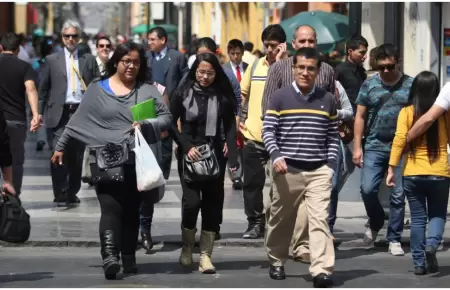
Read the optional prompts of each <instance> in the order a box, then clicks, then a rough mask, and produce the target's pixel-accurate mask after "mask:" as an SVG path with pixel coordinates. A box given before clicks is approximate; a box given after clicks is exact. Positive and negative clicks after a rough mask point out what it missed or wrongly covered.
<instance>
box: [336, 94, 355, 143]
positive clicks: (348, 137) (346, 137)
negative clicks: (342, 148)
mask: <svg viewBox="0 0 450 290" xmlns="http://www.w3.org/2000/svg"><path fill="white" fill-rule="evenodd" d="M335 94H336V95H335V96H336V103H337V105H338V107H339V108H340V107H341V105H340V104H341V102H340V100H339V90H338V88H337V87H336V93H335ZM354 122H355V120H354V119H352V120H349V121H342V120H340V121H339V127H338V130H339V136H340V137H341V140H342V142H343V143H344V144H345V145H347V144H348V143H350V142H352V141H353V138H354V134H353V125H354Z"/></svg>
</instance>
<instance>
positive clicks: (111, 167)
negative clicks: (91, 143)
mask: <svg viewBox="0 0 450 290" xmlns="http://www.w3.org/2000/svg"><path fill="white" fill-rule="evenodd" d="M127 161H128V145H127V144H126V143H123V144H114V143H108V144H106V145H105V146H96V147H89V165H90V168H91V175H92V181H93V183H95V184H98V183H109V182H111V181H115V182H122V181H124V164H125V163H126V162H127Z"/></svg>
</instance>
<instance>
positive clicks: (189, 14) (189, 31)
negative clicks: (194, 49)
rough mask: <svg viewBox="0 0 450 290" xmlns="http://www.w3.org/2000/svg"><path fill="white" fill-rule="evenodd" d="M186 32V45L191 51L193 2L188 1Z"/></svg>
mask: <svg viewBox="0 0 450 290" xmlns="http://www.w3.org/2000/svg"><path fill="white" fill-rule="evenodd" d="M185 5H186V6H185V7H186V20H185V21H186V24H187V25H186V34H185V41H184V44H185V47H187V48H188V51H191V37H192V25H191V24H192V2H186V4H185Z"/></svg>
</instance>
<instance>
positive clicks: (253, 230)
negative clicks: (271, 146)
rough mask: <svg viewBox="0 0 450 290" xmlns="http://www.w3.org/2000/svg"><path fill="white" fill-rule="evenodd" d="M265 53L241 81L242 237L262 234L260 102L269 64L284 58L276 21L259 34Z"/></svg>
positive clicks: (263, 177)
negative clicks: (244, 224) (244, 112)
mask: <svg viewBox="0 0 450 290" xmlns="http://www.w3.org/2000/svg"><path fill="white" fill-rule="evenodd" d="M261 40H262V42H263V44H264V47H265V51H266V56H265V57H263V58H261V59H258V60H256V62H255V63H253V65H252V67H251V68H249V69H247V71H246V72H245V75H244V78H243V80H242V82H241V92H242V107H243V108H244V107H248V113H247V118H245V117H244V116H242V117H241V123H240V125H239V129H240V131H241V133H242V134H243V135H244V148H243V161H244V162H243V169H244V170H243V171H244V187H243V194H244V208H245V215H246V216H247V221H248V227H247V230H246V231H245V233H244V234H243V238H244V239H258V238H261V237H262V236H263V235H264V229H265V224H266V223H265V217H264V203H263V189H264V185H265V183H266V165H267V161H268V159H269V154H268V153H267V151H266V149H265V148H264V144H263V140H262V124H263V122H262V120H261V116H262V112H261V102H262V97H263V92H264V85H265V83H266V78H267V73H268V71H269V68H270V66H272V65H274V64H275V63H276V62H277V61H280V60H283V59H285V58H287V51H286V33H285V32H284V30H283V28H282V27H281V25H279V24H273V25H269V26H267V27H266V28H265V29H264V31H263V32H262V35H261Z"/></svg>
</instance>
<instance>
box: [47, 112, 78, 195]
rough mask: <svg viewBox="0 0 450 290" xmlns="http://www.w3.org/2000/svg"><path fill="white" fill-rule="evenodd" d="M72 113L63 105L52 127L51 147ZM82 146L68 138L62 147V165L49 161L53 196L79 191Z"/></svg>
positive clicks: (54, 144) (54, 146) (54, 145)
mask: <svg viewBox="0 0 450 290" xmlns="http://www.w3.org/2000/svg"><path fill="white" fill-rule="evenodd" d="M74 113H75V110H69V109H68V108H67V107H64V109H63V113H62V116H61V120H60V121H59V124H58V126H56V127H55V128H53V129H52V130H53V148H56V143H58V140H59V138H60V137H61V135H62V133H63V132H64V129H65V128H66V125H67V123H68V122H69V120H70V118H71V117H72V115H73V114H74ZM84 147H85V146H83V144H81V143H80V142H78V141H76V140H70V142H69V144H67V147H66V148H65V149H64V156H63V165H59V164H53V163H50V172H51V175H52V186H53V195H54V196H55V198H56V197H58V196H59V195H61V194H62V193H63V192H68V193H69V194H73V195H75V194H77V193H78V191H80V188H81V171H82V167H83V153H84Z"/></svg>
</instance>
